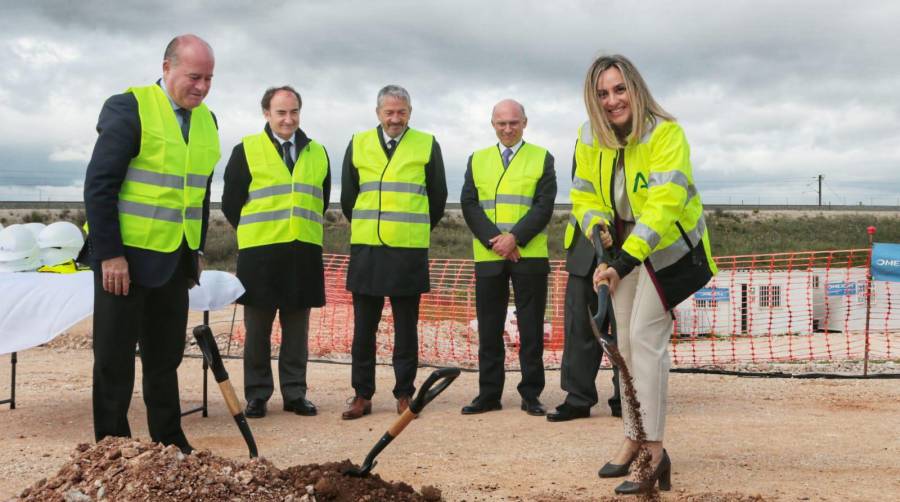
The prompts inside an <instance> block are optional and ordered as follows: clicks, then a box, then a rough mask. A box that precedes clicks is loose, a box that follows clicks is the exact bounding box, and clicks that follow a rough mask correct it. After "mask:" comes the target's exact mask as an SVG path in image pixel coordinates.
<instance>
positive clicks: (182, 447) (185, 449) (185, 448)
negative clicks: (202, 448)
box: [177, 444, 194, 455]
mask: <svg viewBox="0 0 900 502" xmlns="http://www.w3.org/2000/svg"><path fill="white" fill-rule="evenodd" d="M177 446H178V449H179V450H181V453H183V454H184V455H190V454H191V452H192V451H194V447H193V446H191V445H189V444H183V445H177Z"/></svg>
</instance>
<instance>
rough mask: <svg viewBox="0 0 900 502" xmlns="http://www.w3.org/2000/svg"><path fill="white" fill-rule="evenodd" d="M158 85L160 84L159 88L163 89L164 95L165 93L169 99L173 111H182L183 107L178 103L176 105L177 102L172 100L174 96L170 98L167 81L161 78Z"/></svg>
mask: <svg viewBox="0 0 900 502" xmlns="http://www.w3.org/2000/svg"><path fill="white" fill-rule="evenodd" d="M157 83H158V84H159V86H160V87H161V88H162V90H163V93H165V95H166V98H168V100H169V104H170V105H172V109H173V110H175V111H178V110H180V109H181V107H180V106H178V103H176V102H175V100H173V99H172V96H169V90H168V89H166V81H165V80H163V79H162V78H160V79H159V80H158V81H157Z"/></svg>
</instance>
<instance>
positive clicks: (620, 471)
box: [597, 454, 637, 478]
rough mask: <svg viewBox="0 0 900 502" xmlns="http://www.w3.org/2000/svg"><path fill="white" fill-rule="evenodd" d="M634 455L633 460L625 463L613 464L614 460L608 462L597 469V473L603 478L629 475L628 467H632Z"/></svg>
mask: <svg viewBox="0 0 900 502" xmlns="http://www.w3.org/2000/svg"><path fill="white" fill-rule="evenodd" d="M635 457H637V454H635V456H634V457H631V460H629V461H628V462H626V463H624V464H613V463H612V462H607V463H605V464H604V465H603V467H601V468H600V470H599V471H597V475H598V476H600V477H601V478H621V477H622V476H627V475H628V469H629V468H630V467H631V463H632V462H634V459H635Z"/></svg>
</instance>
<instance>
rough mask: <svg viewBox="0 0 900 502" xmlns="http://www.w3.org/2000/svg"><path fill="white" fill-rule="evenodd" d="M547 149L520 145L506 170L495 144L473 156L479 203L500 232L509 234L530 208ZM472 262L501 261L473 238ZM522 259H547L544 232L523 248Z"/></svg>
mask: <svg viewBox="0 0 900 502" xmlns="http://www.w3.org/2000/svg"><path fill="white" fill-rule="evenodd" d="M546 157H547V150H545V149H544V148H541V147H539V146H535V145H531V144H529V143H523V144H522V146H521V147H520V148H519V150H518V151H517V152H516V155H515V156H514V157H513V158H512V160H511V161H510V163H509V166H508V167H507V168H505V169H504V168H503V159H502V158H501V156H500V149H499V148H498V147H497V146H496V145H494V146H491V147H488V148H485V149H483V150H479V151H477V152H475V153H473V154H472V180H473V181H474V183H475V188H476V189H478V203H479V205H481V208H482V210H483V211H484V214H485V215H487V217H488V219H489V220H491V221H492V222H493V223H494V224H496V225H497V228H499V229H500V231H501V232H509V231H510V230H512V228H513V227H514V226H515V225H516V223H518V222H519V220H521V219H522V218H523V217H524V216H525V214H527V213H528V211H529V210H530V209H531V204H532V202H533V201H534V192H535V190H536V189H537V184H538V181H540V179H541V176H542V175H543V174H544V161H545V159H546ZM472 249H473V252H474V254H475V261H476V262H481V261H503V257H502V256H500V255H498V254H497V253H494V252H493V251H491V250H490V249H488V248H486V247H485V246H484V245H483V244H482V243H481V241H479V240H478V239H477V238H474V239H472ZM519 254H520V255H521V256H522V258H547V257H549V253H548V251H547V232H546V230H545V231H543V232H541V233H539V234H537V235H535V236H534V238H532V239H531V240H530V241H529V242H528V243H527V244H526V245H525V247H519Z"/></svg>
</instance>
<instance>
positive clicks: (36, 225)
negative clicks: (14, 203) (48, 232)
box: [22, 221, 47, 240]
mask: <svg viewBox="0 0 900 502" xmlns="http://www.w3.org/2000/svg"><path fill="white" fill-rule="evenodd" d="M22 226H23V227H25V228H27V229H28V231H29V232H31V235H33V236H34V239H35V240H37V238H38V236H39V235H41V232H43V231H44V229H45V228H47V225H44V224H43V223H41V222H39V221H32V222H31V223H23V224H22Z"/></svg>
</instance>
